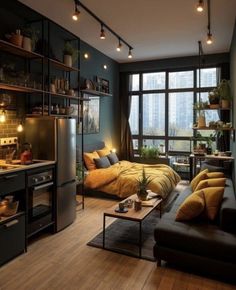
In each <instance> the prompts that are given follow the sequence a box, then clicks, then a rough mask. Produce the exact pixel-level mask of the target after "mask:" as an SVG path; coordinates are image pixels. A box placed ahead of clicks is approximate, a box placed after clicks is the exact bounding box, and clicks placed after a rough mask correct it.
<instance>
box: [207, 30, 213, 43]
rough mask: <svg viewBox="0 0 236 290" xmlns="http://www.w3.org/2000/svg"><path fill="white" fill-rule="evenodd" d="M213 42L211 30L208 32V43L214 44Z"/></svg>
mask: <svg viewBox="0 0 236 290" xmlns="http://www.w3.org/2000/svg"><path fill="white" fill-rule="evenodd" d="M212 42H213V39H212V34H211V33H210V32H208V33H207V40H206V43H207V44H209V45H210V44H212Z"/></svg>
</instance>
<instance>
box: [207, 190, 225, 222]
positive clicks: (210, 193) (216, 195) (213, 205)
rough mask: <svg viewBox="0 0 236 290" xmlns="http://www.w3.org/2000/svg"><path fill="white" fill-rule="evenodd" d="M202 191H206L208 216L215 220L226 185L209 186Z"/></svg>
mask: <svg viewBox="0 0 236 290" xmlns="http://www.w3.org/2000/svg"><path fill="white" fill-rule="evenodd" d="M202 191H203V192H204V199H205V213H206V216H207V217H208V218H209V219H210V220H211V221H213V220H214V219H215V218H216V215H217V213H218V211H219V208H220V205H221V202H222V198H223V194H224V187H208V188H204V189H203V190H202Z"/></svg>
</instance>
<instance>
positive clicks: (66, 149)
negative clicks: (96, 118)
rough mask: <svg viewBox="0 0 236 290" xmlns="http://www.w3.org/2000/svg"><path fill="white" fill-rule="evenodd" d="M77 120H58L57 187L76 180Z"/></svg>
mask: <svg viewBox="0 0 236 290" xmlns="http://www.w3.org/2000/svg"><path fill="white" fill-rule="evenodd" d="M75 176H76V120H75V119H57V185H58V186H61V185H63V184H64V183H67V182H69V181H72V180H75Z"/></svg>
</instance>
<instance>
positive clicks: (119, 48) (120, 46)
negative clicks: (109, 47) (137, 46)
mask: <svg viewBox="0 0 236 290" xmlns="http://www.w3.org/2000/svg"><path fill="white" fill-rule="evenodd" d="M121 48H122V44H121V41H120V38H119V43H118V45H117V48H116V50H117V51H121Z"/></svg>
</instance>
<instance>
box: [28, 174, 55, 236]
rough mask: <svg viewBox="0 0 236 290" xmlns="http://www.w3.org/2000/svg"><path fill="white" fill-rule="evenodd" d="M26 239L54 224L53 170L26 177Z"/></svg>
mask: <svg viewBox="0 0 236 290" xmlns="http://www.w3.org/2000/svg"><path fill="white" fill-rule="evenodd" d="M27 203H28V223H27V224H28V228H27V233H28V237H30V236H32V235H34V234H35V233H37V232H39V231H40V230H42V229H44V228H47V227H49V226H51V225H53V224H54V204H55V201H54V178H53V170H52V169H47V170H45V171H41V172H36V173H32V174H29V175H28V201H27Z"/></svg>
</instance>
